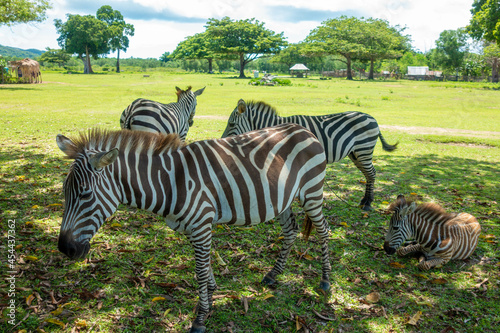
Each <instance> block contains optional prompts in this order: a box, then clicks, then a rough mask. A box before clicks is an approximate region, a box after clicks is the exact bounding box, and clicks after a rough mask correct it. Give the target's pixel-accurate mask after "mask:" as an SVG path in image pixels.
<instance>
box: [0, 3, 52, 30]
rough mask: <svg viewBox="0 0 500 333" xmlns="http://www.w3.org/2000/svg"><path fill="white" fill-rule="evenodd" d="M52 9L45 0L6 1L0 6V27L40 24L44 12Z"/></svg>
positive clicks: (44, 16) (44, 17)
mask: <svg viewBox="0 0 500 333" xmlns="http://www.w3.org/2000/svg"><path fill="white" fill-rule="evenodd" d="M50 8H52V6H51V5H50V3H49V1H47V0H8V1H2V3H1V5H0V26H1V25H4V24H5V25H7V26H12V25H14V24H18V23H28V22H42V21H44V20H45V19H46V18H47V16H46V14H45V12H46V11H47V10H48V9H50Z"/></svg>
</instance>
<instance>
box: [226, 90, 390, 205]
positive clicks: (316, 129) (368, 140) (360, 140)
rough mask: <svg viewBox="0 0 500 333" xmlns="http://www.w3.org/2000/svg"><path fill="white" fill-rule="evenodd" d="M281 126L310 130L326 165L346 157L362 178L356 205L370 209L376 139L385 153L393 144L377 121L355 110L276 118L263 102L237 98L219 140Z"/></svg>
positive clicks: (274, 113)
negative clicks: (362, 190) (363, 184)
mask: <svg viewBox="0 0 500 333" xmlns="http://www.w3.org/2000/svg"><path fill="white" fill-rule="evenodd" d="M285 123H295V124H299V125H301V126H304V127H305V128H307V129H308V130H310V131H311V132H312V133H313V134H314V135H315V136H316V137H317V138H318V139H319V141H320V142H321V144H322V145H323V147H324V148H325V153H326V159H327V161H328V163H333V162H337V161H340V160H341V159H343V158H344V157H346V156H349V158H350V159H351V160H352V161H353V162H354V164H355V165H356V167H357V168H358V169H359V170H360V171H361V172H362V173H363V175H364V176H365V178H366V190H365V195H364V197H363V199H362V200H361V203H360V206H361V207H362V208H363V209H365V210H370V209H371V203H372V201H373V186H374V183H375V174H376V172H375V168H374V167H373V163H372V157H373V151H374V149H375V145H376V143H377V139H379V138H380V141H382V148H383V149H384V150H386V151H392V150H394V149H396V145H397V144H396V145H390V144H388V143H387V142H386V141H385V140H384V137H383V136H382V134H381V133H380V130H379V127H378V124H377V121H376V120H375V119H374V118H373V117H372V116H370V115H368V114H366V113H361V112H355V111H349V112H343V113H334V114H329V115H324V116H303V115H296V116H290V117H280V116H278V115H277V113H276V110H275V109H274V108H273V107H271V106H270V105H268V104H266V103H264V102H248V103H245V101H244V100H242V99H241V100H240V101H239V102H238V106H237V107H236V109H234V111H233V112H232V113H231V115H230V116H229V120H228V123H227V126H226V129H225V131H224V134H223V135H222V137H228V136H231V135H238V134H242V133H245V132H248V131H252V130H256V129H259V128H264V127H268V126H274V125H278V124H285Z"/></svg>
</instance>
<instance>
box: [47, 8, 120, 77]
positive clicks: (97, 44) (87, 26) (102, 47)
mask: <svg viewBox="0 0 500 333" xmlns="http://www.w3.org/2000/svg"><path fill="white" fill-rule="evenodd" d="M67 18H68V20H67V21H66V22H64V23H63V22H62V20H59V19H57V20H54V25H55V27H56V30H57V33H58V34H60V36H59V38H57V42H58V44H59V46H61V47H62V48H63V49H64V50H65V51H66V52H68V53H71V54H76V55H77V56H78V58H80V59H81V60H82V61H83V62H84V64H85V69H84V73H85V74H89V73H92V67H91V65H90V56H93V57H94V58H97V57H98V56H99V55H100V54H106V53H108V52H109V50H110V46H109V43H108V42H109V40H110V37H111V34H110V31H109V29H108V26H107V24H106V23H105V22H103V21H101V20H98V19H97V18H95V17H94V16H92V15H85V16H81V15H72V14H67ZM84 56H85V58H84Z"/></svg>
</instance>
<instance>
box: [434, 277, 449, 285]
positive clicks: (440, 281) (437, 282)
mask: <svg viewBox="0 0 500 333" xmlns="http://www.w3.org/2000/svg"><path fill="white" fill-rule="evenodd" d="M446 282H447V281H446V280H445V279H443V278H437V279H432V280H431V283H432V284H445V283H446Z"/></svg>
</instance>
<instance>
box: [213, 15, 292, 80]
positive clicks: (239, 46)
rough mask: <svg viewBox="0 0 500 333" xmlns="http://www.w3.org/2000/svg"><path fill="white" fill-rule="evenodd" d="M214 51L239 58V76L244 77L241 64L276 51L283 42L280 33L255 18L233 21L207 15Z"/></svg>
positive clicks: (243, 65) (283, 38)
mask: <svg viewBox="0 0 500 333" xmlns="http://www.w3.org/2000/svg"><path fill="white" fill-rule="evenodd" d="M206 28H207V30H206V32H207V37H208V38H210V39H211V41H212V44H211V45H213V47H214V52H216V53H222V54H226V55H231V56H236V57H237V58H239V59H240V78H243V77H245V72H244V70H245V65H246V64H248V63H249V62H251V61H253V60H255V59H257V58H258V57H260V56H262V55H266V54H275V53H279V52H280V50H281V48H282V47H283V46H285V45H286V41H285V37H284V36H283V32H281V33H279V34H277V33H275V32H274V31H272V30H269V29H266V28H265V27H264V23H263V22H259V21H258V20H255V19H253V18H252V19H245V20H237V21H234V20H232V19H231V18H229V17H227V16H226V17H224V18H222V19H220V20H219V19H215V18H211V19H209V20H208V21H207V25H206Z"/></svg>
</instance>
